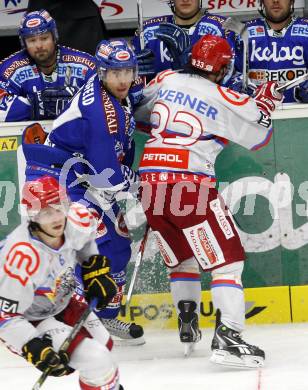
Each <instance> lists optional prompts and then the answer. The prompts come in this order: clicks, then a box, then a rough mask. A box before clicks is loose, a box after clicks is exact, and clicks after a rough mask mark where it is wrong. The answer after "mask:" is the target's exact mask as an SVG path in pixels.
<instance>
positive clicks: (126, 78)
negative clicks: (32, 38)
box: [23, 40, 144, 344]
mask: <svg viewBox="0 0 308 390" xmlns="http://www.w3.org/2000/svg"><path fill="white" fill-rule="evenodd" d="M96 66H97V72H96V73H95V75H93V76H92V77H91V78H90V79H89V80H88V82H87V83H86V84H85V85H84V86H83V87H82V88H81V89H80V90H79V92H78V93H77V94H76V95H75V97H74V98H73V100H72V101H71V102H70V103H69V104H68V107H67V108H66V109H65V110H64V111H63V113H62V114H61V115H60V116H59V117H58V118H57V119H56V120H55V121H54V126H53V130H52V132H51V133H50V135H49V137H48V139H47V141H46V144H45V145H33V144H31V143H30V144H28V143H27V139H28V138H29V137H27V131H26V133H25V134H24V144H23V150H24V154H25V157H26V160H27V167H26V176H27V178H28V179H33V178H35V177H37V176H41V175H42V174H47V173H48V174H52V175H53V176H55V177H57V178H58V179H60V182H61V183H62V184H64V185H65V186H66V187H67V189H68V192H69V195H70V197H71V199H72V200H73V201H77V200H78V201H80V202H81V203H83V204H85V205H86V206H87V207H88V208H89V209H90V210H91V211H92V212H93V214H94V215H95V216H96V217H97V218H98V219H99V220H100V226H99V229H98V232H97V240H96V241H97V244H98V248H99V251H100V253H104V255H106V256H108V258H110V260H111V273H112V276H113V278H114V280H115V281H116V283H117V286H118V293H117V295H116V296H115V298H114V299H113V300H112V301H111V302H110V303H109V305H108V306H107V308H106V309H105V310H103V311H101V312H98V313H96V314H97V315H98V316H99V317H101V319H102V322H103V324H104V325H105V327H106V328H107V329H108V330H109V331H110V333H111V334H112V335H115V336H118V337H120V338H122V339H127V340H129V342H130V343H134V344H141V343H144V339H143V329H142V327H141V326H139V325H136V324H134V323H126V322H123V321H120V320H118V319H117V318H116V317H117V316H118V314H119V311H120V305H121V299H122V296H123V289H124V285H125V280H126V266H127V263H128V261H129V259H130V256H131V249H130V239H129V237H128V234H127V231H125V224H124V223H123V217H122V214H121V211H120V209H119V206H118V204H117V201H118V200H119V198H121V196H122V195H123V194H125V193H126V192H127V191H130V193H131V194H132V196H133V195H137V191H138V177H137V175H136V174H135V173H134V171H132V170H131V168H130V167H129V166H128V165H129V164H130V163H131V159H132V157H131V148H132V134H133V131H134V128H135V122H134V119H133V117H132V114H131V111H130V110H129V107H128V106H127V104H126V103H127V95H128V92H129V89H130V87H131V85H132V83H133V80H134V79H135V77H136V76H137V75H136V73H137V61H136V56H135V54H134V53H133V51H132V50H131V49H130V48H129V47H128V45H127V43H126V42H125V41H124V40H116V41H115V40H113V41H102V42H101V43H100V44H99V45H98V48H97V51H96ZM36 126H37V125H36ZM33 127H35V125H34V126H31V127H30V128H28V129H27V130H31V129H33ZM126 164H128V165H126ZM75 184H76V185H75ZM123 227H124V228H123ZM77 274H78V271H77Z"/></svg>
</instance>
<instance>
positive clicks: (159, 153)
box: [140, 148, 189, 169]
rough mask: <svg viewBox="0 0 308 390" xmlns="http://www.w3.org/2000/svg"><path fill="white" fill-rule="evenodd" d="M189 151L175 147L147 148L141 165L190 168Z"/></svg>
mask: <svg viewBox="0 0 308 390" xmlns="http://www.w3.org/2000/svg"><path fill="white" fill-rule="evenodd" d="M188 160H189V151H188V150H184V149H175V148H168V149H166V148H145V150H144V152H143V155H142V158H141V163H140V166H141V167H150V166H152V167H155V166H156V167H159V166H164V167H170V168H182V169H187V168H188Z"/></svg>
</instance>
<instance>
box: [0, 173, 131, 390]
mask: <svg viewBox="0 0 308 390" xmlns="http://www.w3.org/2000/svg"><path fill="white" fill-rule="evenodd" d="M21 203H22V204H23V205H24V206H25V207H26V210H27V214H28V217H29V218H28V220H29V222H28V221H24V222H23V223H22V224H21V225H19V226H18V227H17V228H16V229H15V230H13V231H12V232H11V233H10V234H9V235H8V237H7V238H6V240H5V241H4V245H3V246H2V247H1V249H0V259H1V260H0V275H1V276H0V295H1V297H2V298H1V299H3V301H5V302H14V309H12V308H10V309H9V310H7V309H6V308H5V307H4V306H2V308H1V309H0V338H1V340H2V341H4V342H5V344H6V345H7V346H8V348H9V349H10V350H13V351H14V352H16V353H18V354H19V355H20V356H22V357H23V358H25V359H26V360H27V361H28V362H29V363H30V364H32V365H33V366H35V367H36V368H37V369H38V370H40V371H43V372H44V371H46V370H48V372H49V375H51V376H56V377H60V376H63V375H68V374H70V373H72V372H73V371H74V370H76V371H78V372H79V385H77V383H76V389H77V388H79V389H81V390H91V389H93V390H123V387H122V386H121V385H120V384H119V372H118V367H117V364H116V363H115V362H114V360H113V357H112V356H111V353H110V350H111V349H112V340H111V338H110V335H109V333H108V332H107V330H106V328H105V327H104V326H103V324H101V322H100V321H99V320H98V318H97V316H96V315H95V314H94V313H93V312H92V313H91V314H90V315H89V317H88V320H87V321H86V322H85V324H84V326H83V328H82V329H81V330H80V331H79V333H78V334H77V336H76V337H75V338H74V342H73V343H71V344H70V346H69V347H68V349H67V350H65V351H63V350H59V346H61V345H62V343H63V341H64V340H65V339H66V338H67V336H68V335H69V333H70V331H71V329H72V326H74V325H75V323H76V321H78V320H79V318H80V316H81V315H82V313H83V312H84V310H85V309H86V307H87V305H86V302H85V300H84V299H83V298H81V297H80V296H77V295H76V293H75V275H74V268H75V266H76V264H77V263H79V264H80V265H81V269H82V272H81V273H82V277H83V282H84V286H85V293H86V294H85V295H86V299H87V300H92V299H93V298H97V308H98V309H99V310H100V309H101V308H103V307H105V306H106V305H107V304H108V302H109V301H110V300H111V299H112V298H113V296H114V295H115V294H116V284H115V282H114V280H113V279H112V277H111V276H110V264H109V260H108V258H107V257H105V256H101V255H99V254H98V248H97V245H96V242H95V232H96V227H97V224H96V220H95V218H94V217H93V215H92V214H91V213H90V212H89V211H88V210H87V208H86V207H85V206H83V205H81V204H78V203H70V202H69V201H68V199H67V196H66V192H65V189H64V188H62V187H61V186H60V185H59V183H58V182H57V180H56V179H55V178H54V177H51V176H42V177H41V178H39V179H36V180H32V181H29V182H26V184H25V185H24V187H23V191H22V201H21ZM93 322H97V324H96V326H95V327H93V326H91V323H92V324H93ZM89 362H90V363H91V364H90V365H89Z"/></svg>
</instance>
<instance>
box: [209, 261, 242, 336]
mask: <svg viewBox="0 0 308 390" xmlns="http://www.w3.org/2000/svg"><path fill="white" fill-rule="evenodd" d="M242 268H243V262H237V263H232V264H230V265H227V266H224V267H221V268H219V269H218V270H214V271H213V272H212V282H211V293H212V300H213V304H214V307H215V309H216V310H217V309H220V311H221V322H222V323H223V324H224V325H226V326H227V327H228V328H231V329H234V330H236V331H237V332H242V331H243V329H244V326H245V300H244V292H243V286H242V282H241V270H242ZM224 271H225V272H224ZM232 271H233V272H232ZM223 272H224V273H223Z"/></svg>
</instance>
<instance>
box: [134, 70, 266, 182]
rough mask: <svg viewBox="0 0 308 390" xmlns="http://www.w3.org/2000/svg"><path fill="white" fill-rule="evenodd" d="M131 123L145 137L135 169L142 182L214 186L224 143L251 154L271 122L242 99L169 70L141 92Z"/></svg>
mask: <svg viewBox="0 0 308 390" xmlns="http://www.w3.org/2000/svg"><path fill="white" fill-rule="evenodd" d="M136 119H137V123H138V127H139V129H141V130H142V129H145V130H146V129H147V128H148V126H150V131H151V138H150V139H149V140H148V141H147V143H146V144H145V148H144V153H143V155H142V158H141V162H140V168H139V169H140V172H141V173H142V177H143V179H144V180H148V181H161V180H163V181H167V182H174V181H178V180H183V179H188V180H189V178H190V179H192V180H200V178H202V177H208V178H211V179H212V180H213V181H215V168H214V164H215V160H216V158H217V156H218V154H219V153H220V152H221V151H222V150H223V148H224V147H225V146H226V145H227V144H228V143H229V141H232V142H235V143H237V144H239V145H242V146H243V147H245V148H247V149H250V150H257V149H259V148H261V147H262V146H264V145H266V144H267V143H268V141H269V140H270V137H271V133H272V126H271V118H270V117H269V116H267V115H265V114H264V113H263V112H261V111H260V110H259V108H258V106H257V105H256V103H255V101H254V100H253V99H252V98H250V97H249V96H248V95H245V94H240V93H237V92H234V91H232V90H230V89H228V88H224V87H221V86H219V85H217V84H215V83H213V82H211V81H209V80H207V79H205V78H203V77H201V76H198V75H191V74H185V73H177V72H173V71H170V70H167V71H164V72H161V73H160V74H158V75H157V76H156V78H155V79H153V80H152V81H151V82H150V83H149V84H148V85H147V86H146V88H145V89H144V99H143V101H142V102H141V105H140V107H139V108H138V109H137V112H136Z"/></svg>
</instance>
